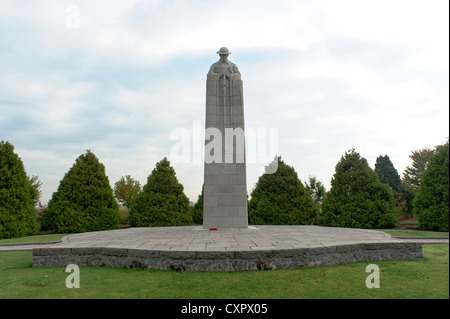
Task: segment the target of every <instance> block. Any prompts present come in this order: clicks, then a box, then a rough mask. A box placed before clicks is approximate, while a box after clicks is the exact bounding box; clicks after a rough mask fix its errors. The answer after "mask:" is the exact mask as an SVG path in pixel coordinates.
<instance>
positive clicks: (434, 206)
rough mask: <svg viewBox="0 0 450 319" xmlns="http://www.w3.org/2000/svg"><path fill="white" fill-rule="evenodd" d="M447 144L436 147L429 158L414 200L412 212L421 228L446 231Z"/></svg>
mask: <svg viewBox="0 0 450 319" xmlns="http://www.w3.org/2000/svg"><path fill="white" fill-rule="evenodd" d="M448 205H449V143H448V141H447V143H446V144H445V145H441V146H438V147H437V148H436V153H435V155H433V156H432V157H431V158H430V161H429V162H428V166H427V168H426V170H425V172H424V174H423V176H422V179H421V181H420V190H419V192H418V193H417V195H416V197H415V198H414V202H413V206H414V212H415V213H416V215H417V219H418V221H419V224H420V226H421V227H423V228H425V229H429V230H438V231H447V232H448V228H449V227H448V223H449V208H448Z"/></svg>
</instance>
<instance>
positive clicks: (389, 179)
mask: <svg viewBox="0 0 450 319" xmlns="http://www.w3.org/2000/svg"><path fill="white" fill-rule="evenodd" d="M375 173H377V175H378V178H379V179H380V182H382V183H384V184H388V185H389V186H390V187H391V188H392V190H394V191H397V190H398V187H399V185H400V182H401V179H400V175H399V174H398V171H397V170H396V169H395V167H394V164H393V163H392V162H391V159H390V158H389V156H387V155H385V156H381V155H380V156H378V157H377V161H376V163H375Z"/></svg>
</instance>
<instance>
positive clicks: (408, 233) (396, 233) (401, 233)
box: [382, 229, 448, 238]
mask: <svg viewBox="0 0 450 319" xmlns="http://www.w3.org/2000/svg"><path fill="white" fill-rule="evenodd" d="M382 231H383V232H385V233H388V234H389V235H391V236H413V237H445V238H448V233H443V232H442V233H441V232H431V231H418V230H391V229H388V230H382Z"/></svg>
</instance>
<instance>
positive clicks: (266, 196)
mask: <svg viewBox="0 0 450 319" xmlns="http://www.w3.org/2000/svg"><path fill="white" fill-rule="evenodd" d="M275 164H276V163H275ZM270 166H272V167H275V165H274V162H273V163H271V164H270ZM317 213H318V209H317V207H316V205H315V204H314V201H313V200H312V198H311V195H310V193H309V192H308V191H307V190H306V188H305V186H303V184H302V182H301V181H300V179H299V178H298V176H297V173H296V172H295V170H294V168H293V167H291V166H289V165H287V164H285V163H284V162H283V160H282V159H281V157H279V158H278V169H277V170H276V172H275V173H273V174H264V175H262V176H260V177H259V179H258V182H257V183H256V186H255V188H254V189H253V191H252V194H251V199H250V202H249V205H248V216H249V223H250V224H253V225H310V224H313V223H314V222H315V218H316V215H317Z"/></svg>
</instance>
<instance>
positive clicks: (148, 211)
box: [128, 158, 192, 227]
mask: <svg viewBox="0 0 450 319" xmlns="http://www.w3.org/2000/svg"><path fill="white" fill-rule="evenodd" d="M128 221H129V223H130V226H133V227H149V226H181V225H189V224H192V216H191V214H190V209H189V199H188V198H187V196H186V195H185V194H184V192H183V185H181V184H180V183H179V182H178V179H177V177H176V174H175V170H174V169H173V168H172V167H171V166H170V162H169V161H168V160H167V158H164V159H162V160H161V161H160V162H158V163H157V164H156V167H155V168H154V169H153V171H152V173H151V174H150V175H149V177H148V179H147V184H146V185H145V186H144V188H143V190H142V192H141V193H139V194H138V195H136V197H135V198H134V201H133V203H132V205H131V209H130V217H129V219H128Z"/></svg>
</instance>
